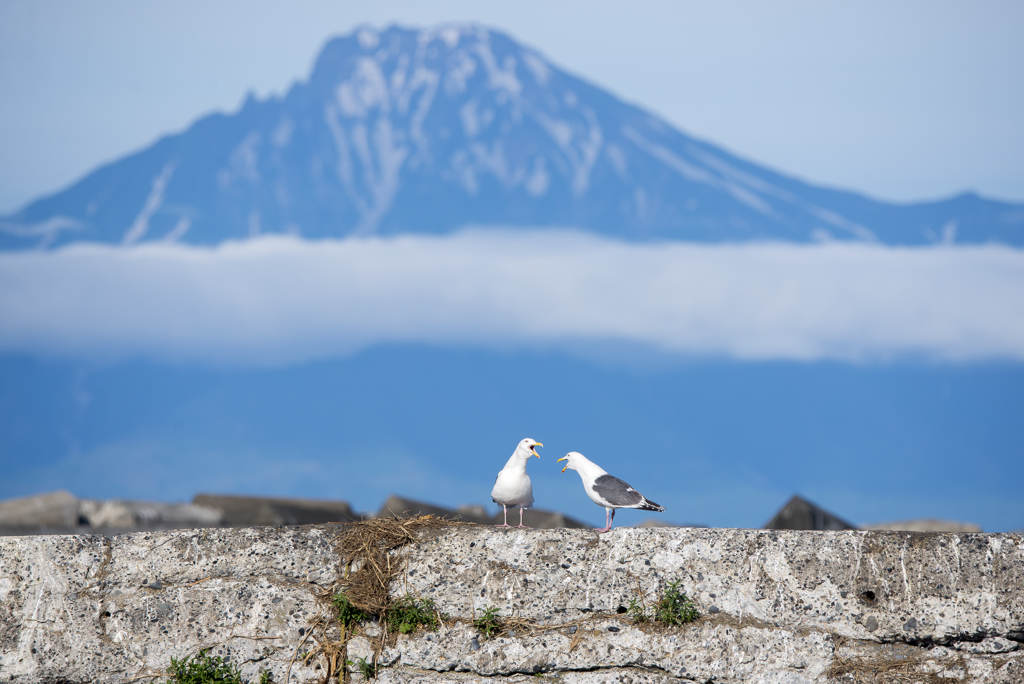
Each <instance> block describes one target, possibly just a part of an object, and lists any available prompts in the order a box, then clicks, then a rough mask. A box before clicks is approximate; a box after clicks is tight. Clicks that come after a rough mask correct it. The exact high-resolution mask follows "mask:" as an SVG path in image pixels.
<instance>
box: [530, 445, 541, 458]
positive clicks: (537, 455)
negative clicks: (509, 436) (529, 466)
mask: <svg viewBox="0 0 1024 684" xmlns="http://www.w3.org/2000/svg"><path fill="white" fill-rule="evenodd" d="M539 446H544V445H543V444H541V443H540V442H534V444H533V446H532V447H530V451H533V447H539ZM533 455H534V456H536V457H537V458H540V454H538V453H537V452H536V451H533Z"/></svg>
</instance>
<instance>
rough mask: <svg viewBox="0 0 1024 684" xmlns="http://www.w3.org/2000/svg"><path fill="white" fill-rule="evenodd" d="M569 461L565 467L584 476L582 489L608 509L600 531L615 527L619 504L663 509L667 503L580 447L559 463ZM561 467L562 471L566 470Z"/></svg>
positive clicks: (620, 506)
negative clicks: (612, 471)
mask: <svg viewBox="0 0 1024 684" xmlns="http://www.w3.org/2000/svg"><path fill="white" fill-rule="evenodd" d="M562 461H568V463H566V464H565V468H572V469H573V470H575V471H576V472H577V473H579V474H580V479H581V480H583V490H584V491H585V492H586V493H587V496H589V497H590V500H591V501H593V502H594V503H596V504H597V505H598V506H603V507H604V509H605V514H604V522H605V527H604V529H603V530H598V532H607V531H608V530H610V529H612V522H613V521H614V520H615V509H616V508H639V509H640V510H642V511H658V512H661V511H664V510H665V507H664V506H660V505H658V504H656V503H654V502H653V501H649V500H648V499H647V497H645V496H644V495H643V494H641V493H640V492H638V491H636V490H635V489H633V488H632V487H630V486H629V485H628V484H627V483H625V482H623V481H622V480H620V479H619V478H617V477H615V476H613V475H609V474H608V472H607V471H605V469H604V468H602V467H601V466H599V465H597V464H596V463H594V462H593V461H591V460H590V459H588V458H587V457H586V456H584V455H583V454H581V453H580V452H578V451H570V452H569V453H567V454H566V455H565V456H564V457H563V458H560V459H558V461H556V463H561V462H562ZM565 468H562V472H563V473H564V472H565Z"/></svg>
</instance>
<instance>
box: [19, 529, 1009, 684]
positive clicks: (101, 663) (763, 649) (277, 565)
mask: <svg viewBox="0 0 1024 684" xmlns="http://www.w3.org/2000/svg"><path fill="white" fill-rule="evenodd" d="M345 529H351V528H349V527H347V526H311V527H301V528H294V527H293V528H247V529H206V530H189V531H167V532H157V533H153V532H151V533H137V534H130V535H122V536H116V537H102V536H96V535H94V536H77V537H71V536H50V537H9V538H0V682H4V681H13V682H67V683H71V682H128V681H147V680H148V681H163V678H166V671H167V667H168V665H169V664H170V660H171V658H172V657H174V658H178V659H181V658H184V657H187V656H189V655H193V654H195V653H197V652H199V651H200V650H201V649H205V648H210V649H212V651H211V652H212V653H215V654H220V655H223V656H225V657H229V658H230V659H231V661H232V662H234V663H236V664H238V665H239V666H241V669H242V672H243V675H244V676H245V677H247V678H249V679H250V680H251V681H256V680H257V678H258V676H259V673H260V671H261V670H269V671H270V672H271V674H272V675H273V681H275V682H285V681H286V677H288V676H289V672H290V681H291V682H320V681H324V678H325V674H326V672H325V670H324V669H323V666H324V663H325V662H326V660H325V659H323V658H320V657H316V658H313V659H311V660H310V661H308V662H303V659H302V658H301V657H296V655H297V654H303V653H307V652H309V651H314V652H323V651H324V650H325V649H324V648H321V649H320V651H317V646H318V644H320V645H321V646H326V647H327V648H326V651H328V652H330V650H331V648H332V644H337V643H339V642H340V641H342V634H341V632H340V631H339V627H338V624H337V621H336V620H334V619H333V617H332V616H331V615H330V614H329V611H327V610H326V606H327V603H326V602H327V601H329V597H330V595H331V593H332V590H333V588H334V587H335V586H336V583H337V582H338V580H339V579H341V578H342V575H343V574H345V573H347V572H350V571H351V570H352V567H346V566H345V564H343V563H342V561H341V560H340V559H339V557H338V555H337V552H336V550H335V541H336V538H337V536H338V535H339V534H340V533H342V531H343V530H345ZM399 557H401V558H404V559H406V563H405V565H404V566H403V571H402V572H401V573H400V574H399V575H398V576H397V577H396V578H395V579H394V581H393V582H392V584H391V587H390V589H391V593H392V595H393V596H396V597H397V596H401V595H405V594H407V593H408V594H413V595H415V596H419V597H422V598H429V599H431V600H433V601H434V602H435V603H436V605H437V608H438V609H439V611H440V612H441V613H443V614H445V615H447V616H448V617H447V619H446V620H445V622H444V624H443V625H442V626H441V627H440V628H439V629H438V630H437V631H433V632H431V631H423V630H420V631H418V632H416V633H415V634H412V635H400V636H399V637H398V638H397V640H389V641H387V642H385V643H382V642H381V640H380V637H379V634H380V631H381V628H380V625H379V624H376V623H364V624H363V625H362V626H361V627H360V628H357V629H356V630H355V633H354V634H352V633H351V632H345V634H344V636H345V639H344V641H345V644H344V650H342V652H341V654H340V657H341V658H342V660H344V659H347V660H350V661H357V660H358V659H359V658H365V659H367V660H368V661H374V660H376V661H377V662H378V663H379V664H380V665H381V666H382V669H381V670H379V672H378V675H377V681H379V682H382V684H384V683H387V682H400V681H402V682H424V683H426V682H448V681H451V682H455V681H472V680H480V679H481V678H483V677H486V678H487V681H491V682H505V681H520V680H523V681H525V680H526V678H527V677H531V676H534V675H541V676H546V677H557V678H558V679H559V680H560V681H563V682H580V683H590V682H600V681H619V682H637V683H640V682H674V681H699V682H711V681H714V682H766V683H767V682H791V683H798V682H824V681H830V679H834V680H835V681H864V682H867V681H913V680H914V678H917V679H918V680H919V681H929V679H928V678H929V677H935V676H939V677H941V678H942V681H950V682H956V681H965V682H966V681H971V682H1006V683H1010V682H1015V683H1017V682H1021V681H1024V651H1022V650H1018V645H1019V643H1020V642H1022V641H1024V538H1022V537H1021V536H1020V535H1012V534H941V533H902V532H856V531H843V532H795V531H775V530H736V529H687V528H682V529H658V528H654V529H628V528H627V529H619V530H614V531H613V532H611V533H608V534H603V535H599V534H598V533H596V532H594V531H592V530H565V529H563V530H517V529H513V530H511V531H502V530H495V529H494V528H491V527H484V526H465V525H463V526H449V527H438V528H435V529H430V530H425V531H422V532H421V533H420V534H419V537H418V539H417V540H416V541H415V542H414V543H412V544H409V545H407V546H404V547H402V548H399V549H397V550H395V551H393V552H392V560H393V561H395V562H400V561H399ZM676 580H678V581H679V583H680V584H679V586H680V588H682V589H683V590H685V591H686V592H687V594H688V595H689V596H690V597H692V598H693V599H694V600H695V601H696V603H697V605H698V607H699V609H700V612H701V613H702V617H701V618H700V619H699V620H697V621H696V622H694V623H690V624H687V625H683V626H680V627H664V626H659V625H657V624H653V625H652V624H645V625H636V624H634V623H633V621H632V620H631V619H630V617H629V613H628V612H627V609H628V607H629V605H630V602H631V600H632V601H638V600H639V599H640V597H641V596H642V597H643V600H644V602H646V603H648V604H649V603H650V602H651V601H653V600H655V599H656V597H657V596H658V595H659V594H661V593H662V592H664V590H665V587H666V584H667V583H668V582H671V581H676ZM488 608H491V609H497V611H498V613H499V614H500V615H501V616H502V617H504V618H505V619H506V625H505V631H504V632H503V633H502V634H501V635H498V636H494V637H492V638H490V639H487V638H485V637H484V636H483V635H481V634H480V633H479V632H478V631H477V629H475V628H474V627H473V625H472V623H471V620H472V618H474V617H479V616H480V615H481V614H482V613H483V611H484V610H485V609H488ZM350 669H353V670H354V669H355V668H354V667H353V668H350ZM897 675H898V677H904V679H899V678H898V677H897ZM879 676H881V678H878V677H879ZM346 677H347V678H348V679H349V680H351V681H358V680H359V679H360V678H361V675H359V674H358V673H356V672H354V671H353V672H351V673H349V674H347V675H346ZM873 678H874V679H873Z"/></svg>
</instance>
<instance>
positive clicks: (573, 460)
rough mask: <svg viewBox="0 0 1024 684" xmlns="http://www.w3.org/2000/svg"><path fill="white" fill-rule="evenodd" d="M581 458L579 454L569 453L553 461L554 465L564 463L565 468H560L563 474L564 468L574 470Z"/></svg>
mask: <svg viewBox="0 0 1024 684" xmlns="http://www.w3.org/2000/svg"><path fill="white" fill-rule="evenodd" d="M581 458H583V454H581V453H580V452H578V451H570V452H569V453H567V454H566V455H565V456H563V457H562V458H560V459H558V460H557V461H555V463H561V462H562V461H566V464H565V468H562V472H563V473H564V472H565V469H566V468H569V469H571V470H576V466H577V465H578V464H579V462H580V461H579V460H580V459H581Z"/></svg>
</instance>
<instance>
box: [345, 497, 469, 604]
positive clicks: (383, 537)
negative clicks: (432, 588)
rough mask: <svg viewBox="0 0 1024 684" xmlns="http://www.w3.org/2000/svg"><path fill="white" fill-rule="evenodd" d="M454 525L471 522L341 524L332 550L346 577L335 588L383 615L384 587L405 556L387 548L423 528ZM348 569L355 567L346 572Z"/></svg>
mask: <svg viewBox="0 0 1024 684" xmlns="http://www.w3.org/2000/svg"><path fill="white" fill-rule="evenodd" d="M454 525H462V526H468V525H475V523H464V522H457V521H452V520H445V519H444V518H437V517H434V516H432V515H421V516H419V517H415V518H411V517H410V518H373V519H370V520H364V521H362V522H357V523H348V524H346V525H344V526H343V528H342V531H341V534H339V535H338V541H337V543H336V544H335V549H336V550H337V552H338V555H339V556H340V557H341V561H342V563H343V564H344V565H345V566H346V576H345V577H344V578H343V579H341V580H340V581H339V582H338V587H337V588H336V589H342V590H344V593H345V595H346V596H347V597H348V599H349V601H351V602H352V605H353V606H355V607H356V608H358V609H359V610H361V611H363V612H366V613H369V614H371V615H377V616H383V615H384V612H385V611H386V610H387V609H388V607H389V606H390V605H391V599H390V598H389V596H388V587H389V586H390V584H391V580H393V579H394V578H395V577H397V576H398V575H399V574H400V573H401V572H402V570H403V569H404V567H405V559H403V558H398V557H394V556H392V555H391V553H390V552H391V551H394V550H395V549H399V548H401V547H403V546H406V545H408V544H412V543H415V542H416V541H417V540H418V539H419V536H418V535H419V534H420V533H421V532H423V531H424V530H441V529H444V528H446V527H452V526H454ZM349 568H355V569H354V570H352V571H351V572H350V573H349V572H348V569H349Z"/></svg>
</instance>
